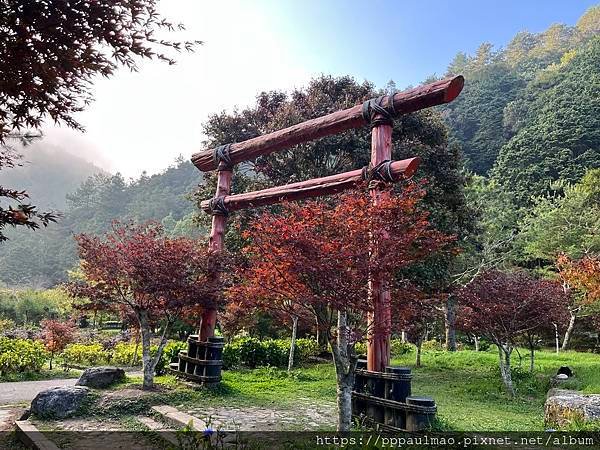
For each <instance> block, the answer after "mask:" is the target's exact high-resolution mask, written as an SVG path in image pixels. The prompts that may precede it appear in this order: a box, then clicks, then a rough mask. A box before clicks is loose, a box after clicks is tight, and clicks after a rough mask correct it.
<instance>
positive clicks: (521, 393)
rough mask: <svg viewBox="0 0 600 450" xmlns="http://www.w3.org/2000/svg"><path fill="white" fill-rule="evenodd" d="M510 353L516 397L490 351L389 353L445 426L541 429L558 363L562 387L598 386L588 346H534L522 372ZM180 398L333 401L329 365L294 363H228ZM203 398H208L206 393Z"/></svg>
mask: <svg viewBox="0 0 600 450" xmlns="http://www.w3.org/2000/svg"><path fill="white" fill-rule="evenodd" d="M521 354H522V356H523V359H522V362H521V367H519V357H518V355H517V354H516V353H515V354H514V357H513V365H514V368H515V370H514V374H513V377H514V381H515V387H516V389H517V397H516V398H515V399H509V398H508V397H507V395H506V394H505V392H504V389H503V385H502V383H501V381H500V377H499V371H498V367H497V364H498V363H497V358H498V357H497V353H496V352H495V351H494V350H493V349H491V350H490V351H487V352H474V351H468V350H465V351H461V352H456V353H448V352H441V351H440V352H437V351H429V352H424V353H423V356H422V367H421V368H418V369H417V368H414V354H413V353H409V354H406V355H404V356H403V357H401V358H398V359H395V360H394V361H393V364H395V365H405V366H411V367H412V368H413V375H414V376H413V383H412V387H413V394H419V395H428V396H431V397H433V398H434V399H435V400H436V403H437V405H438V412H439V413H438V417H439V419H440V423H441V426H442V427H443V428H446V429H450V430H461V431H462V430H482V431H483V430H485V431H492V430H498V431H503V430H514V431H526V430H543V429H544V424H543V404H544V401H545V398H546V393H547V391H548V389H549V379H550V377H551V376H552V375H553V374H555V373H556V370H557V369H558V368H559V367H560V366H561V365H568V366H570V367H571V368H572V369H573V370H574V372H575V379H574V380H570V381H569V382H568V383H567V384H565V386H564V387H565V388H572V389H578V390H582V391H583V392H586V393H600V370H598V369H599V368H600V365H599V364H598V363H599V362H600V356H599V355H595V354H591V353H578V352H563V353H561V354H559V355H556V354H555V353H553V352H538V353H537V354H536V372H535V374H534V375H533V376H531V375H530V374H529V373H528V367H529V361H528V354H527V353H526V352H525V351H521ZM159 382H160V383H167V384H174V380H173V378H172V377H169V376H166V377H160V378H159ZM185 397H186V396H185V395H184V396H182V397H179V399H181V401H182V403H183V404H185V403H188V402H195V401H199V400H201V398H204V399H205V400H209V401H210V402H211V404H214V405H218V404H221V405H227V404H232V405H234V404H235V405H257V406H268V405H273V406H274V407H283V408H285V407H293V405H294V404H297V403H298V402H300V401H302V399H311V400H320V401H328V402H334V401H335V376H334V370H333V366H332V365H331V364H325V363H323V364H318V365H312V366H308V367H304V368H300V369H296V370H295V371H294V372H293V373H292V374H291V375H288V374H287V373H286V372H285V371H283V370H278V369H273V368H267V369H255V370H235V371H225V372H224V373H223V382H222V383H221V386H220V387H219V388H216V389H213V390H201V391H197V392H195V393H194V394H193V395H192V396H191V397H189V398H185ZM207 397H209V398H207Z"/></svg>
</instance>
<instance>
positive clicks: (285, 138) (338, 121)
mask: <svg viewBox="0 0 600 450" xmlns="http://www.w3.org/2000/svg"><path fill="white" fill-rule="evenodd" d="M463 85H464V79H463V77H462V76H460V75H459V76H456V77H451V78H446V79H444V80H440V81H435V82H433V83H429V84H426V85H423V86H419V87H416V88H413V89H409V90H407V91H403V92H398V93H396V94H394V97H393V100H394V105H393V106H394V110H395V111H396V114H397V115H401V114H408V113H411V112H415V111H419V110H421V109H424V108H429V107H430V106H435V105H441V104H443V103H448V102H451V101H452V100H454V99H455V98H456V97H457V96H458V94H460V91H461V90H462V88H463ZM381 106H382V107H384V108H387V107H389V106H390V105H388V97H385V98H384V99H383V102H382V105H381ZM366 124H367V121H366V120H365V119H364V118H363V116H362V105H357V106H354V107H352V108H348V109H344V110H342V111H337V112H334V113H332V114H328V115H326V116H322V117H318V118H316V119H312V120H308V121H306V122H302V123H299V124H297V125H293V126H291V127H288V128H284V129H283V130H279V131H275V132H273V133H269V134H265V135H263V136H258V137H255V138H253V139H248V140H247V141H244V142H238V143H235V144H232V145H231V147H230V148H229V157H230V158H231V161H230V163H231V164H237V163H239V162H242V161H248V160H251V159H254V158H256V157H257V156H260V155H268V154H270V153H273V152H276V151H278V150H283V149H286V148H290V147H293V146H294V145H298V144H301V143H303V142H308V141H312V140H314V139H318V138H322V137H324V136H329V135H332V134H337V133H340V132H342V131H345V130H349V129H351V128H359V127H362V126H364V125H366ZM214 152H215V149H212V150H205V151H202V152H199V153H196V154H194V155H192V162H193V163H194V165H195V166H196V167H197V168H198V169H200V170H201V171H203V172H207V171H209V170H214V169H216V168H217V166H218V164H219V161H218V160H216V159H215V158H214Z"/></svg>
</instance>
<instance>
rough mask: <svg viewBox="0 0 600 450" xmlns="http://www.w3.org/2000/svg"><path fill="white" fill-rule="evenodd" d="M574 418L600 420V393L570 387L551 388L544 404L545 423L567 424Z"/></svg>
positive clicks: (561, 425)
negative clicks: (587, 392)
mask: <svg viewBox="0 0 600 450" xmlns="http://www.w3.org/2000/svg"><path fill="white" fill-rule="evenodd" d="M573 420H580V421H582V422H592V421H595V420H600V394H582V393H581V392H577V391H571V390H568V389H551V390H550V391H549V392H548V397H547V398H546V403H545V405H544V423H545V424H546V425H552V426H559V427H563V426H567V425H568V424H569V423H571V422H572V421H573Z"/></svg>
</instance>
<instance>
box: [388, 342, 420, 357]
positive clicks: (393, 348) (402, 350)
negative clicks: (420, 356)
mask: <svg viewBox="0 0 600 450" xmlns="http://www.w3.org/2000/svg"><path fill="white" fill-rule="evenodd" d="M414 349H415V346H414V345H412V344H410V343H408V342H402V340H400V339H392V340H391V342H390V353H391V355H392V358H397V357H399V356H402V355H406V354H407V353H410V352H412V351H414Z"/></svg>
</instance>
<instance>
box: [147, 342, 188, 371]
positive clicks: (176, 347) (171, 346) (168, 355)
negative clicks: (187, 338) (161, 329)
mask: <svg viewBox="0 0 600 450" xmlns="http://www.w3.org/2000/svg"><path fill="white" fill-rule="evenodd" d="M186 348H187V343H185V342H182V341H169V342H168V343H167V345H165V348H164V350H163V353H162V355H161V357H160V359H159V360H158V362H157V363H156V367H155V368H154V372H155V373H156V375H163V374H164V373H166V372H167V367H169V363H170V362H171V361H172V360H173V359H174V358H175V357H176V356H177V355H178V354H179V352H180V351H181V350H185V349H186ZM157 349H158V348H157Z"/></svg>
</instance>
